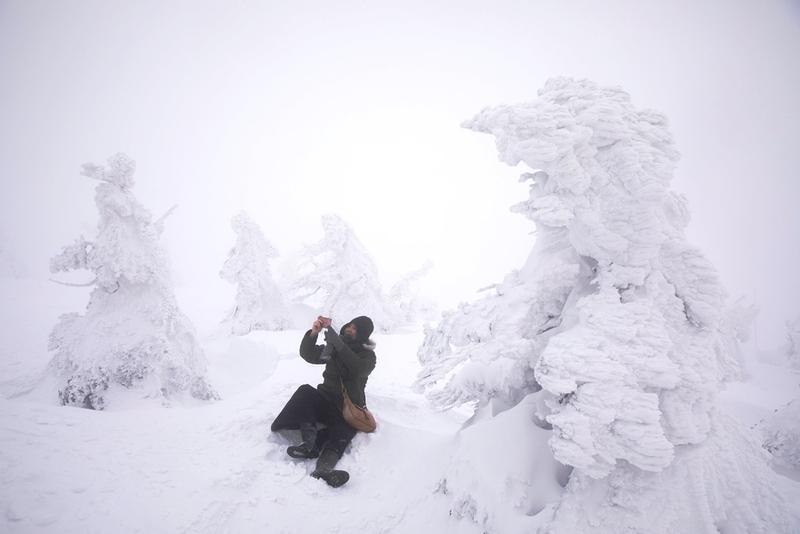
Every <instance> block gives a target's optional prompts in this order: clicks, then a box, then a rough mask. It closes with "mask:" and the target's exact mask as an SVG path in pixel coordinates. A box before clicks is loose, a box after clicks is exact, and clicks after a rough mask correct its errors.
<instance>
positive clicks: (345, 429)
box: [271, 384, 357, 458]
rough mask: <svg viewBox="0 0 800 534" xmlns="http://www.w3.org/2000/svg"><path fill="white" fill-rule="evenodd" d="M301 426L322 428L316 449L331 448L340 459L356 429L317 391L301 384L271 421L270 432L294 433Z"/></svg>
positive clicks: (318, 435) (318, 433)
mask: <svg viewBox="0 0 800 534" xmlns="http://www.w3.org/2000/svg"><path fill="white" fill-rule="evenodd" d="M302 424H312V425H314V424H317V425H322V428H321V429H319V431H318V432H317V442H316V447H317V449H318V450H320V451H322V450H324V449H333V450H335V451H336V452H337V453H338V454H339V457H340V458H341V456H342V454H344V451H345V449H346V448H347V446H348V445H349V444H350V442H351V441H352V440H353V437H355V435H356V432H357V430H356V429H355V428H353V427H351V426H350V425H348V424H347V422H346V421H345V420H344V417H342V412H341V410H340V409H339V408H338V407H337V406H336V405H335V404H334V403H333V402H331V401H330V400H329V399H328V398H326V397H325V396H324V395H323V394H322V393H320V392H319V390H317V388H315V387H313V386H310V385H308V384H303V385H302V386H300V387H299V388H297V391H295V392H294V395H292V398H291V399H289V402H287V403H286V406H284V407H283V410H281V413H279V414H278V417H276V418H275V421H273V422H272V427H271V429H272V431H273V432H276V431H278V430H284V429H285V430H297V429H299V428H300V425H302Z"/></svg>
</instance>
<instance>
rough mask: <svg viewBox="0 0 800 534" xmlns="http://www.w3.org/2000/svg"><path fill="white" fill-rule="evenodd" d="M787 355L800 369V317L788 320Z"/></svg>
mask: <svg viewBox="0 0 800 534" xmlns="http://www.w3.org/2000/svg"><path fill="white" fill-rule="evenodd" d="M786 357H787V358H788V359H789V363H790V364H791V366H792V367H794V368H796V369H800V317H798V318H797V319H795V320H794V321H786Z"/></svg>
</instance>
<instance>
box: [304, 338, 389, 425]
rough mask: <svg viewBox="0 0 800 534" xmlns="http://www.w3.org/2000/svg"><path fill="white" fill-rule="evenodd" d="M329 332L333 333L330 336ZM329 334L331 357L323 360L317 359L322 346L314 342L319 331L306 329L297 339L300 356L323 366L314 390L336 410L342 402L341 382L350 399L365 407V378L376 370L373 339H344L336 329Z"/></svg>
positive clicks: (320, 353) (340, 406)
mask: <svg viewBox="0 0 800 534" xmlns="http://www.w3.org/2000/svg"><path fill="white" fill-rule="evenodd" d="M331 334H332V336H331ZM331 334H329V342H330V343H331V345H333V352H332V354H331V358H330V360H328V361H327V362H324V361H322V360H321V359H320V356H321V355H322V350H323V348H324V346H323V345H317V338H318V334H312V333H311V330H308V331H307V332H306V334H305V335H304V336H303V340H302V341H301V342H300V356H301V357H302V358H303V359H304V360H305V361H307V362H308V363H313V364H317V365H323V364H324V365H325V371H324V372H323V373H322V384H319V385H318V386H317V389H318V390H319V391H320V393H322V394H323V395H325V397H327V398H328V399H330V400H331V402H333V403H334V404H335V405H336V406H337V407H338V408H339V409H341V408H342V403H343V402H344V400H343V397H342V383H344V386H345V387H346V388H347V395H348V396H349V397H350V400H351V401H353V403H354V404H356V405H358V406H366V405H367V398H366V394H365V393H364V388H365V387H366V386H367V378H368V377H369V374H370V373H371V372H372V370H373V369H375V361H376V358H375V343H373V342H372V340H369V339H368V340H367V341H366V342H363V341H354V342H350V343H348V342H346V341H345V338H342V337H339V336H338V335H337V334H336V333H335V332H331Z"/></svg>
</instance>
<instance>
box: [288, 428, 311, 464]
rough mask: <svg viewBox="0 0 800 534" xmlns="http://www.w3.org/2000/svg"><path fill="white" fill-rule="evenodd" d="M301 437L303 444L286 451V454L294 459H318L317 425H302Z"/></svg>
mask: <svg viewBox="0 0 800 534" xmlns="http://www.w3.org/2000/svg"><path fill="white" fill-rule="evenodd" d="M300 437H301V438H302V440H303V442H302V443H301V444H300V445H292V446H290V447H289V448H288V449H286V454H288V455H289V456H291V457H292V458H316V457H317V456H319V451H318V450H317V447H316V441H317V425H315V424H309V423H303V424H302V425H300Z"/></svg>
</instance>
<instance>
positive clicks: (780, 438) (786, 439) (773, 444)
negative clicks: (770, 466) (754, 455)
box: [757, 396, 800, 478]
mask: <svg viewBox="0 0 800 534" xmlns="http://www.w3.org/2000/svg"><path fill="white" fill-rule="evenodd" d="M757 427H758V430H759V431H760V432H761V435H762V437H763V439H762V442H761V444H762V446H763V447H764V448H765V449H766V450H767V451H768V452H769V453H770V454H771V455H772V459H773V462H774V464H775V465H776V466H777V467H778V468H780V469H784V470H788V471H793V472H794V476H795V478H796V477H797V476H798V475H800V396H798V397H796V398H795V399H794V400H792V401H790V402H789V403H787V404H786V405H784V406H781V407H780V408H778V409H777V410H775V412H774V413H773V414H772V415H770V416H769V417H767V418H765V419H764V420H762V421H761V422H759V423H758V425H757Z"/></svg>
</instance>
